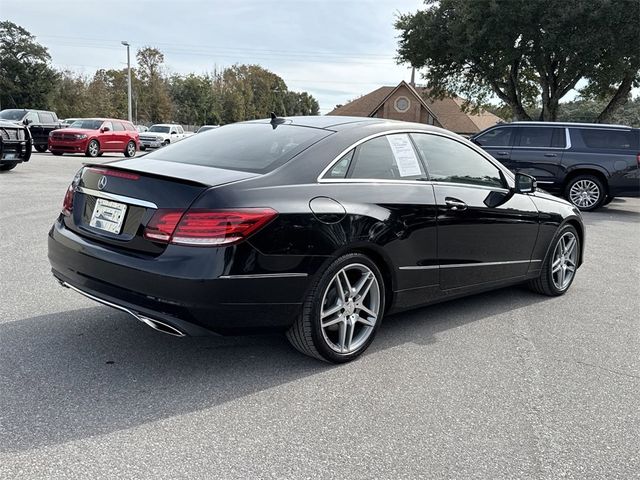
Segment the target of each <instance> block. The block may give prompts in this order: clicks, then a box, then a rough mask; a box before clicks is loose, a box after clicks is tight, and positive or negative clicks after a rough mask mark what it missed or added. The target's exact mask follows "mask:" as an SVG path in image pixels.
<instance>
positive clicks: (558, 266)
mask: <svg viewBox="0 0 640 480" xmlns="http://www.w3.org/2000/svg"><path fill="white" fill-rule="evenodd" d="M561 268H562V260H560V259H559V258H558V259H556V260H555V261H554V262H553V264H552V265H551V271H552V272H553V273H556V272H557V271H558V270H560V269H561Z"/></svg>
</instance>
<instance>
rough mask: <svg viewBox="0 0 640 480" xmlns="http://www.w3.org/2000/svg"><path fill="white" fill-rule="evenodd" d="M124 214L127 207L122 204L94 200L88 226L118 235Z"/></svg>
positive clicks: (99, 199)
mask: <svg viewBox="0 0 640 480" xmlns="http://www.w3.org/2000/svg"><path fill="white" fill-rule="evenodd" d="M126 213H127V205H125V204H124V203H118V202H113V201H111V200H105V199H104V198H98V199H96V205H95V207H93V213H92V214H91V221H90V222H89V225H90V226H92V227H94V228H97V229H100V230H104V231H105V232H109V233H113V234H115V235H119V234H120V231H121V230H122V224H123V223H124V217H125V214H126Z"/></svg>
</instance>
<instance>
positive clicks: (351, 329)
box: [345, 322, 356, 351]
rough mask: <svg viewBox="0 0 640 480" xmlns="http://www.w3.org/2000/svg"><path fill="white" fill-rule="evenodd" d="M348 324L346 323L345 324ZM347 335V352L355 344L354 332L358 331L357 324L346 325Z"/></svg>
mask: <svg viewBox="0 0 640 480" xmlns="http://www.w3.org/2000/svg"><path fill="white" fill-rule="evenodd" d="M345 323H346V322H345ZM346 328H347V330H348V333H347V345H346V347H347V351H349V350H351V343H352V342H353V332H354V330H355V329H356V324H355V323H346Z"/></svg>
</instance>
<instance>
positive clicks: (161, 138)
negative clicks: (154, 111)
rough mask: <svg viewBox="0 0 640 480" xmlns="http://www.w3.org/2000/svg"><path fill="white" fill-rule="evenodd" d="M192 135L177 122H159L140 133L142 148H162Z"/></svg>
mask: <svg viewBox="0 0 640 480" xmlns="http://www.w3.org/2000/svg"><path fill="white" fill-rule="evenodd" d="M188 136H190V134H188V133H186V132H185V131H184V129H183V128H182V125H178V124H177V123H158V124H156V125H151V127H150V128H149V130H148V131H146V132H144V133H141V134H140V150H146V149H147V148H160V147H164V146H166V145H169V144H170V143H175V142H177V141H179V140H182V139H183V138H186V137H188Z"/></svg>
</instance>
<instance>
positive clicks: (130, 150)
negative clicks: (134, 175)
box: [124, 142, 136, 157]
mask: <svg viewBox="0 0 640 480" xmlns="http://www.w3.org/2000/svg"><path fill="white" fill-rule="evenodd" d="M135 154H136V143H135V142H129V143H127V148H126V149H125V151H124V156H125V157H133V156H134V155H135Z"/></svg>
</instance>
